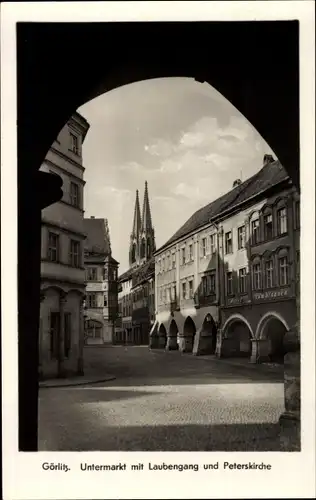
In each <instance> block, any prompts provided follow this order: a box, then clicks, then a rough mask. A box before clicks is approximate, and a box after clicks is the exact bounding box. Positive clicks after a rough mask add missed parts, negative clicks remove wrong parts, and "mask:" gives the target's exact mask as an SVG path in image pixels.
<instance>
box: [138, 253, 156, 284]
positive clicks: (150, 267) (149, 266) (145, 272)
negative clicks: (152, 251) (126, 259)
mask: <svg viewBox="0 0 316 500" xmlns="http://www.w3.org/2000/svg"><path fill="white" fill-rule="evenodd" d="M154 273H155V258H154V257H152V258H151V259H150V260H149V261H148V262H146V263H145V264H143V265H142V266H141V267H139V268H138V269H136V271H135V273H134V275H133V286H136V285H140V284H141V283H143V282H144V281H146V280H147V279H148V278H149V277H150V276H151V275H152V274H154Z"/></svg>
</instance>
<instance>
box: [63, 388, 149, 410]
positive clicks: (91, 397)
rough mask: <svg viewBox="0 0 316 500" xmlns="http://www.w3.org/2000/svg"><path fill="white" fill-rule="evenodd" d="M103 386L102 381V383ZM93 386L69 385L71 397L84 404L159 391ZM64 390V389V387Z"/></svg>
mask: <svg viewBox="0 0 316 500" xmlns="http://www.w3.org/2000/svg"><path fill="white" fill-rule="evenodd" d="M103 386H104V383H103ZM93 387H94V386H89V387H87V386H86V387H85V388H82V387H71V397H72V399H73V400H75V401H76V402H83V403H84V404H85V405H86V404H89V403H107V402H109V401H119V400H122V399H132V398H139V397H141V396H150V395H153V394H157V395H158V394H159V392H157V391H155V392H150V391H132V390H131V391H128V390H112V389H111V390H107V389H106V387H104V389H103V388H100V389H96V388H95V389H94V388H93ZM67 389H70V388H67ZM64 390H66V389H64Z"/></svg>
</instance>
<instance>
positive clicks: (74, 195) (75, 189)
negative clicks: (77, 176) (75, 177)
mask: <svg viewBox="0 0 316 500" xmlns="http://www.w3.org/2000/svg"><path fill="white" fill-rule="evenodd" d="M70 204H71V205H73V206H74V207H77V208H78V207H79V186H78V184H76V183H75V182H71V183H70Z"/></svg>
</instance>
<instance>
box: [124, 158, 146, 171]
mask: <svg viewBox="0 0 316 500" xmlns="http://www.w3.org/2000/svg"><path fill="white" fill-rule="evenodd" d="M118 170H122V171H126V170H128V171H129V172H131V171H133V172H141V171H143V170H146V169H145V167H144V165H141V164H140V163H138V162H136V161H130V162H128V163H123V164H122V165H119V167H118Z"/></svg>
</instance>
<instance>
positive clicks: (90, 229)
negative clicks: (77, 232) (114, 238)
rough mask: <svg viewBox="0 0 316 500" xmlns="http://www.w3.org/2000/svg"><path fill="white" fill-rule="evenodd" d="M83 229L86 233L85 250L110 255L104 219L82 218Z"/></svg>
mask: <svg viewBox="0 0 316 500" xmlns="http://www.w3.org/2000/svg"><path fill="white" fill-rule="evenodd" d="M84 231H85V233H86V239H85V243H84V248H85V250H86V251H87V252H91V253H98V254H103V255H111V246H110V239H109V236H108V233H107V231H106V225H105V219H95V218H90V219H84Z"/></svg>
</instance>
